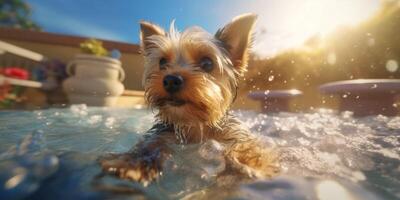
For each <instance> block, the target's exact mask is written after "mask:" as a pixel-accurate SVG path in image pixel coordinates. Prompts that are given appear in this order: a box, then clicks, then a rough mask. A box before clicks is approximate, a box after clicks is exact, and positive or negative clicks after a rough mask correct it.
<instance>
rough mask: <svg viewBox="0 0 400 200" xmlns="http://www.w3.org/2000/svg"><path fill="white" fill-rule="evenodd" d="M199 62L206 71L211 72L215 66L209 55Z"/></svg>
mask: <svg viewBox="0 0 400 200" xmlns="http://www.w3.org/2000/svg"><path fill="white" fill-rule="evenodd" d="M199 64H200V67H201V68H202V69H203V70H204V71H206V72H211V71H212V70H213V68H214V63H213V61H212V60H211V58H209V57H203V58H202V59H201V60H200V63H199Z"/></svg>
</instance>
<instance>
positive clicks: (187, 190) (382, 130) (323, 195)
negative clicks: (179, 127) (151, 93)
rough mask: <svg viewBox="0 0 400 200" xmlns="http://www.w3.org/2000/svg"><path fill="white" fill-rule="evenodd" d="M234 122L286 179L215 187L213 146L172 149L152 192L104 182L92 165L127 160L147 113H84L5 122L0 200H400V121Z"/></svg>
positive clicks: (348, 116)
mask: <svg viewBox="0 0 400 200" xmlns="http://www.w3.org/2000/svg"><path fill="white" fill-rule="evenodd" d="M234 113H235V114H236V115H237V116H238V117H239V118H240V119H241V120H242V121H244V122H245V125H247V126H248V127H249V128H251V130H252V132H253V133H254V134H258V135H260V137H261V138H262V139H264V140H265V141H266V142H267V144H269V145H270V146H271V147H274V148H275V149H276V150H277V152H279V158H280V161H281V168H282V172H281V175H279V176H278V177H275V178H273V179H271V180H257V181H253V182H237V181H236V179H235V177H225V179H223V180H219V179H218V178H217V174H218V173H219V172H221V171H223V170H224V169H225V161H224V158H223V156H222V151H223V149H222V146H221V145H220V144H219V143H218V142H215V141H208V142H206V143H204V144H201V145H186V146H176V149H175V150H176V154H175V155H174V156H173V157H172V158H171V159H169V160H168V161H167V162H166V164H165V166H164V168H165V171H164V173H163V176H162V178H161V179H160V180H159V181H158V182H155V183H153V184H151V185H150V186H148V187H143V186H142V185H140V184H137V183H132V182H129V181H124V180H118V179H115V178H113V177H101V178H99V177H98V176H97V175H99V173H100V168H99V166H98V165H97V162H96V159H97V158H98V157H99V156H101V155H104V154H105V153H108V152H125V151H128V150H129V149H130V148H131V147H132V146H133V145H134V144H135V143H136V142H138V141H139V140H140V139H141V138H142V136H143V133H145V131H146V130H147V129H149V128H150V127H151V125H152V122H153V121H154V118H153V114H152V113H151V112H149V111H146V110H141V109H130V110H129V109H128V110H127V109H107V108H87V107H86V106H84V105H75V106H72V107H71V108H62V109H49V110H38V111H3V112H0V199H22V198H29V199H44V198H47V199H107V198H118V199H132V198H139V199H143V198H148V199H166V198H169V199H198V198H203V199H222V198H225V199H282V200H286V199H321V200H328V199H400V117H385V116H380V115H378V116H370V117H365V118H353V117H352V113H350V112H344V113H335V112H333V111H331V110H318V111H316V112H314V113H297V114H296V113H280V114H272V115H264V114H258V113H255V112H250V111H235V112H234ZM232 182H233V183H234V184H232Z"/></svg>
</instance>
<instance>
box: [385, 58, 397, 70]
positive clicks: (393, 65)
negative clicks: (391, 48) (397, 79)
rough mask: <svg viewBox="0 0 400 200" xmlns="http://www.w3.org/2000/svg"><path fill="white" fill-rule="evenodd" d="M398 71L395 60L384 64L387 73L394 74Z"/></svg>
mask: <svg viewBox="0 0 400 200" xmlns="http://www.w3.org/2000/svg"><path fill="white" fill-rule="evenodd" d="M398 69H399V64H398V63H397V61H396V60H388V61H387V62H386V70H387V71H389V72H396V71H397V70H398Z"/></svg>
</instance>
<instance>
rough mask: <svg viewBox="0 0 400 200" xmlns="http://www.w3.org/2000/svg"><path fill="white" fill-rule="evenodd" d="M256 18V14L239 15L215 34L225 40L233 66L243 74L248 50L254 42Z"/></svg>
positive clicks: (222, 40) (219, 38)
mask: <svg viewBox="0 0 400 200" xmlns="http://www.w3.org/2000/svg"><path fill="white" fill-rule="evenodd" d="M256 19H257V15H255V14H244V15H240V16H237V17H235V18H234V19H233V20H232V21H231V22H230V23H229V24H227V25H226V26H224V27H223V28H222V29H219V30H218V32H217V33H216V34H215V37H216V38H217V39H218V40H220V41H221V42H223V44H224V46H225V48H226V49H227V50H228V52H229V54H230V59H231V61H232V64H233V66H234V67H235V68H236V70H237V71H238V72H239V73H240V74H243V73H244V72H245V71H246V68H247V61H248V57H249V55H248V54H249V52H248V51H249V48H250V46H251V44H252V29H253V26H254V24H255V22H256Z"/></svg>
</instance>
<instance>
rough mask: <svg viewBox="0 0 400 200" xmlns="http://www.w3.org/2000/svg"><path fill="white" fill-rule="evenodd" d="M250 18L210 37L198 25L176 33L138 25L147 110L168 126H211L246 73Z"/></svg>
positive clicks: (243, 17) (252, 20) (240, 19)
mask: <svg viewBox="0 0 400 200" xmlns="http://www.w3.org/2000/svg"><path fill="white" fill-rule="evenodd" d="M255 20H256V15H253V14H246V15H241V16H238V17H236V18H234V19H233V20H232V21H231V22H230V23H229V24H227V25H226V26H225V27H223V28H222V29H220V30H219V31H218V32H217V33H216V34H215V35H211V34H209V33H207V32H206V31H204V30H203V29H201V28H199V27H191V28H188V29H186V30H185V31H184V32H182V33H179V32H177V31H176V30H175V28H174V26H173V25H171V28H170V31H169V32H166V31H164V30H163V29H162V28H161V27H159V26H157V25H155V24H151V23H148V22H141V23H140V28H141V47H142V52H143V54H144V57H145V73H144V76H143V85H144V88H145V97H146V100H147V102H148V104H149V106H150V107H153V108H156V109H158V110H159V113H158V115H157V116H158V118H159V119H160V120H161V121H163V122H165V123H169V124H177V125H189V126H191V125H200V124H202V125H207V126H217V125H218V122H219V121H220V119H221V118H222V117H223V116H224V115H225V114H226V112H227V110H228V108H229V106H230V105H231V103H232V102H233V100H234V98H235V95H236V87H237V81H238V80H237V79H238V77H239V76H240V75H242V74H243V72H245V71H246V67H247V60H248V51H249V46H250V44H251V36H252V34H251V31H252V28H253V26H254V23H255Z"/></svg>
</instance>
